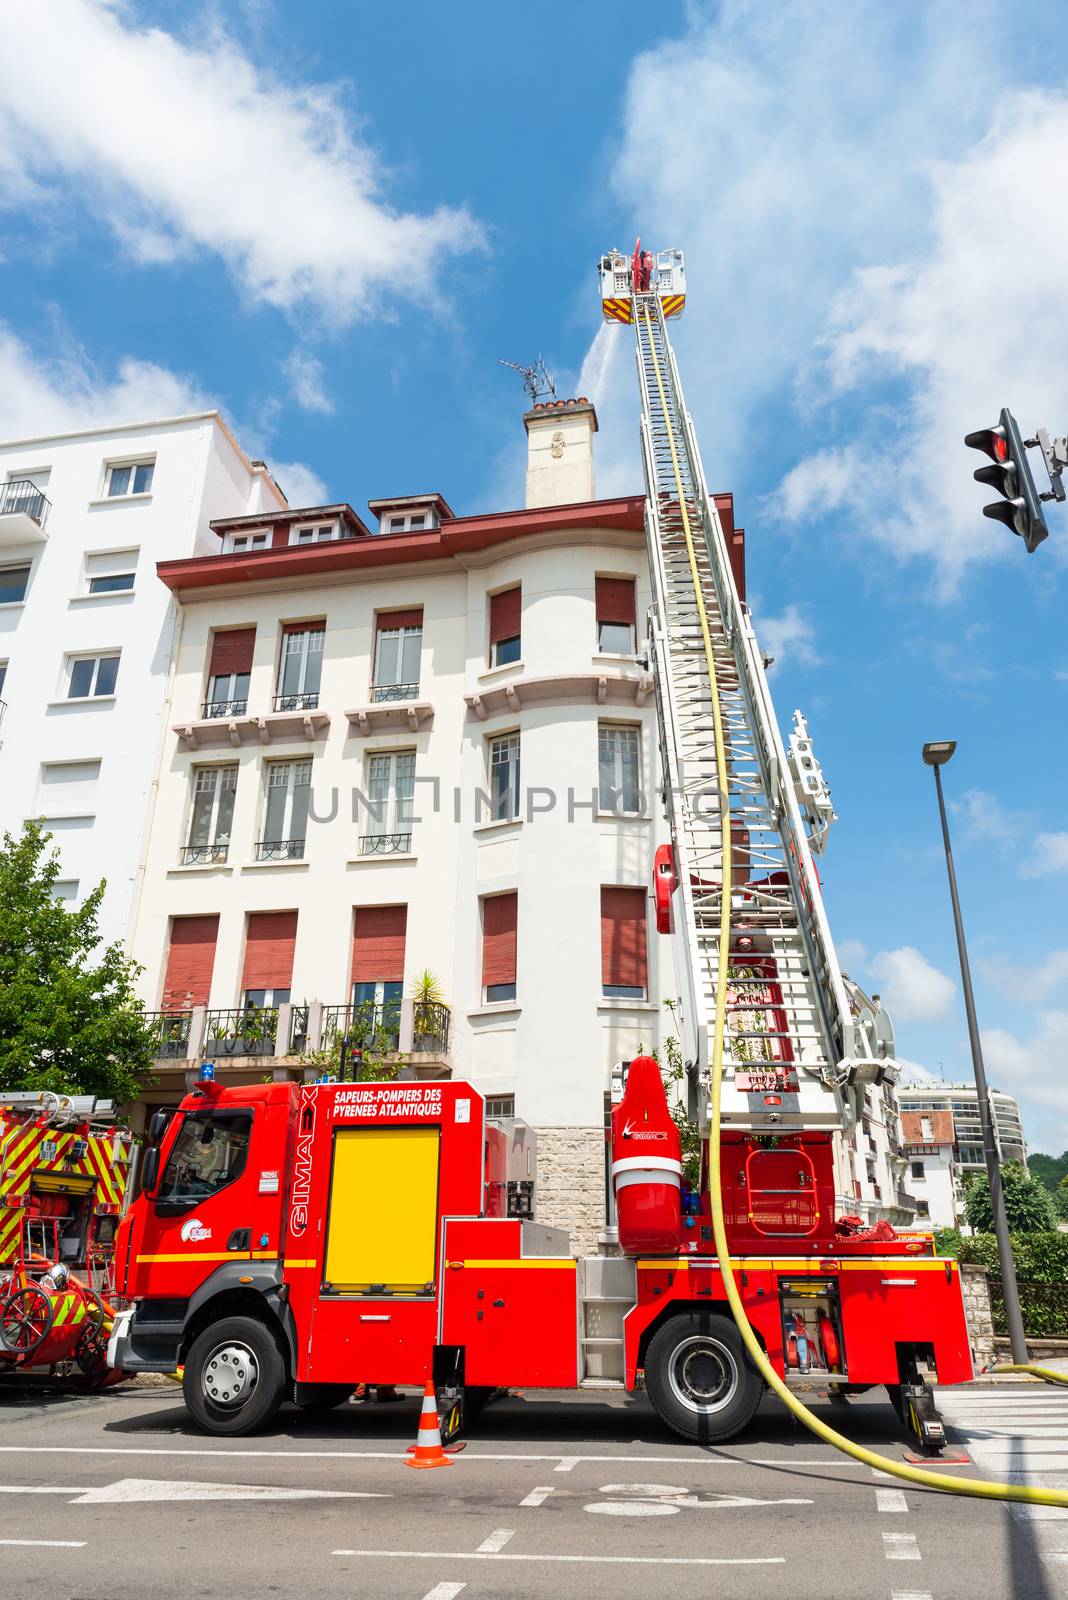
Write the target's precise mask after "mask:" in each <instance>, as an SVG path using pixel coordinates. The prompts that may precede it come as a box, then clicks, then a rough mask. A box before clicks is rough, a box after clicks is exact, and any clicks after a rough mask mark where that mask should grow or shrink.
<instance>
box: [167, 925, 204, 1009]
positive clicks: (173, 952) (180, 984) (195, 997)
mask: <svg viewBox="0 0 1068 1600" xmlns="http://www.w3.org/2000/svg"><path fill="white" fill-rule="evenodd" d="M218 937H219V916H218V913H217V912H214V913H209V914H208V915H207V916H199V917H172V918H171V938H170V945H169V947H168V950H167V969H166V971H165V973H164V975H163V994H162V997H161V999H160V1010H161V1011H171V1012H173V1011H188V1010H189V1009H190V1007H191V1006H206V1005H207V1003H208V996H209V994H210V991H211V975H212V972H213V970H214V967H215V945H216V941H217V939H218Z"/></svg>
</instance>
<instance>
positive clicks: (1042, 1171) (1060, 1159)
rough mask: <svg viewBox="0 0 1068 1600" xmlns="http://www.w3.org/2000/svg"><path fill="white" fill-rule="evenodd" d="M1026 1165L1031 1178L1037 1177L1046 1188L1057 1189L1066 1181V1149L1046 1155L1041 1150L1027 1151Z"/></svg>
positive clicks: (1067, 1159)
mask: <svg viewBox="0 0 1068 1600" xmlns="http://www.w3.org/2000/svg"><path fill="white" fill-rule="evenodd" d="M1027 1165H1028V1169H1029V1170H1030V1173H1031V1176H1032V1178H1037V1179H1038V1181H1039V1183H1042V1184H1045V1186H1046V1188H1047V1189H1057V1188H1059V1187H1060V1185H1061V1184H1062V1183H1065V1182H1068V1150H1065V1151H1064V1152H1063V1153H1062V1154H1061V1155H1059V1156H1047V1155H1044V1154H1043V1153H1042V1151H1041V1150H1033V1151H1029V1152H1028V1156H1027Z"/></svg>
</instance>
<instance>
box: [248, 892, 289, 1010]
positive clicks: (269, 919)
mask: <svg viewBox="0 0 1068 1600" xmlns="http://www.w3.org/2000/svg"><path fill="white" fill-rule="evenodd" d="M296 943H297V913H296V912H295V911H253V912H250V914H249V917H248V921H247V923H246V925H245V964H244V967H243V968H242V971H241V994H242V1004H243V1005H244V1007H245V1009H246V1010H259V1011H262V1010H273V1009H274V1007H276V1006H284V1005H287V1004H288V1002H289V997H290V985H291V984H292V982H293V952H294V950H295V948H296Z"/></svg>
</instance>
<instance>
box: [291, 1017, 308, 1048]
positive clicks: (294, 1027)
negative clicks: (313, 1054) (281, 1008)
mask: <svg viewBox="0 0 1068 1600" xmlns="http://www.w3.org/2000/svg"><path fill="white" fill-rule="evenodd" d="M307 1048H308V1007H307V1006H293V1007H291V1009H290V1013H289V1053H290V1055H294V1056H295V1055H299V1054H300V1052H301V1051H302V1050H306V1049H307Z"/></svg>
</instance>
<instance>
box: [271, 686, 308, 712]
mask: <svg viewBox="0 0 1068 1600" xmlns="http://www.w3.org/2000/svg"><path fill="white" fill-rule="evenodd" d="M274 709H275V711H317V710H318V709H319V691H318V689H316V690H314V691H313V692H312V693H310V694H276V695H275V697H274Z"/></svg>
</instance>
